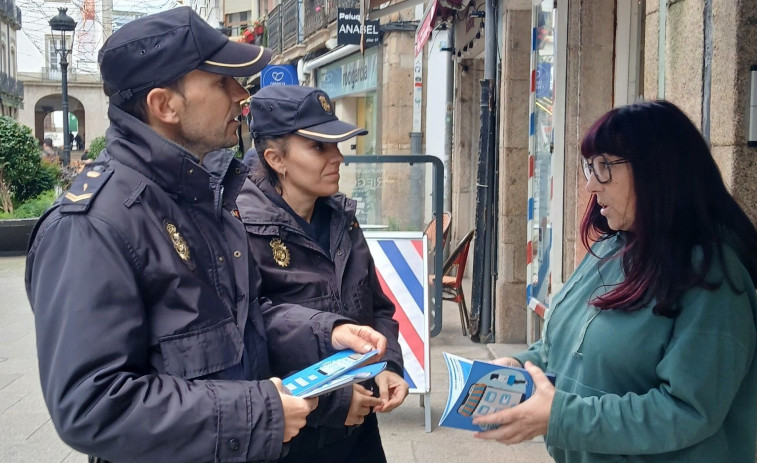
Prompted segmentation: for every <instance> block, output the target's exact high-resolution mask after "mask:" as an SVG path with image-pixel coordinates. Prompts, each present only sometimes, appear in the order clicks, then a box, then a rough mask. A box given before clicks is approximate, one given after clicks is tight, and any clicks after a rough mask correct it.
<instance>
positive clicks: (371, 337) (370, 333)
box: [331, 323, 386, 358]
mask: <svg viewBox="0 0 757 463" xmlns="http://www.w3.org/2000/svg"><path fill="white" fill-rule="evenodd" d="M331 345H332V346H334V349H337V350H342V349H352V350H354V351H355V352H360V353H361V354H364V353H366V352H368V351H370V350H373V349H377V350H378V351H379V358H380V357H382V356H383V355H384V352H386V338H385V337H384V335H383V334H381V333H379V332H378V331H376V330H374V329H373V328H371V327H370V326H364V325H354V324H352V323H345V324H343V325H339V326H335V327H334V329H333V330H331Z"/></svg>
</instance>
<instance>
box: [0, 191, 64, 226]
mask: <svg viewBox="0 0 757 463" xmlns="http://www.w3.org/2000/svg"><path fill="white" fill-rule="evenodd" d="M55 199H56V194H55V190H49V191H46V192H44V193H42V194H41V195H39V196H37V197H35V198H32V199H30V200H28V201H26V202H25V203H23V204H21V205H19V206H18V207H17V208H15V209H14V210H13V212H12V213H5V212H0V219H29V218H33V217H39V216H41V215H42V214H43V213H44V212H45V211H46V210H48V209H49V208H50V206H52V205H53V202H55Z"/></svg>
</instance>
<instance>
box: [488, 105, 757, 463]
mask: <svg viewBox="0 0 757 463" xmlns="http://www.w3.org/2000/svg"><path fill="white" fill-rule="evenodd" d="M581 155H582V156H583V171H584V174H585V176H586V190H587V191H588V192H589V193H590V194H591V199H590V201H589V206H588V208H587V210H586V213H585V215H584V219H583V223H582V225H581V238H582V241H583V243H584V245H585V246H586V247H587V248H588V249H589V253H588V254H587V255H586V256H585V258H584V259H583V261H582V262H581V264H580V265H579V266H578V267H577V268H576V270H575V272H574V273H573V274H572V275H571V277H570V279H569V280H568V281H567V282H566V283H565V285H564V286H563V288H562V289H561V290H560V292H558V293H557V294H556V295H555V296H554V297H553V300H552V303H551V307H550V310H549V311H548V312H547V315H546V320H545V325H544V331H543V336H542V339H541V340H540V341H538V342H536V343H535V344H533V345H532V346H531V347H530V348H529V350H528V351H526V352H523V353H521V354H519V355H516V356H514V357H504V358H501V359H498V360H497V362H498V363H500V364H506V365H518V366H520V365H525V366H526V368H527V369H528V370H529V372H531V374H532V375H533V376H534V379H535V381H536V383H537V391H536V393H535V395H534V396H533V397H532V398H531V399H529V400H527V401H526V402H524V403H523V404H521V405H519V406H517V407H514V408H511V409H507V410H504V411H501V412H498V413H495V414H491V415H487V416H484V417H480V418H478V419H477V420H476V421H475V422H476V423H478V424H482V425H483V424H498V425H499V427H498V428H497V429H494V430H491V431H486V432H480V433H477V434H476V437H479V438H483V439H494V440H498V441H500V442H503V443H507V444H512V443H517V442H521V441H523V440H526V439H531V438H533V437H535V436H538V435H544V439H545V442H546V445H547V448H548V450H549V452H550V454H551V455H552V457H553V458H554V459H555V460H556V461H559V462H588V461H592V462H595V461H618V460H619V459H622V460H623V461H644V462H652V461H654V462H658V461H659V462H670V461H723V462H725V461H728V462H754V461H755V441H756V440H757V360H756V359H755V357H756V356H755V345H756V343H757V341H756V340H755V338H756V337H757V334H756V332H757V327H756V326H755V320H757V297H756V296H755V282H757V231H755V227H754V225H753V224H752V223H751V222H750V221H749V219H748V218H747V216H746V214H745V213H744V211H743V210H742V209H741V207H739V205H738V204H737V203H736V201H735V200H734V199H733V197H732V196H731V195H730V194H729V193H728V191H727V189H726V187H725V185H724V184H723V180H722V178H721V176H720V172H719V170H718V166H717V165H716V163H715V161H714V160H713V157H712V154H711V153H710V150H709V148H708V146H707V143H706V142H705V140H704V139H703V138H702V136H701V134H700V133H699V131H698V130H697V129H696V127H695V126H694V124H692V122H691V121H690V120H689V118H688V117H686V115H685V114H684V113H683V112H682V111H681V110H680V109H678V108H677V107H676V106H675V105H673V104H672V103H669V102H666V101H656V102H646V103H639V104H634V105H630V106H624V107H620V108H615V109H613V110H611V111H609V112H608V113H606V114H605V115H603V116H602V117H601V118H600V119H599V120H598V121H596V122H595V123H594V125H593V126H592V127H591V129H589V132H588V134H587V135H586V137H585V138H584V140H583V142H582V144H581ZM592 241H595V242H594V244H593V245H590V243H591V242H592ZM543 371H546V372H549V373H554V374H555V375H556V376H557V381H556V383H555V386H552V384H551V383H550V381H549V380H548V379H547V378H546V377H545V376H544V373H543Z"/></svg>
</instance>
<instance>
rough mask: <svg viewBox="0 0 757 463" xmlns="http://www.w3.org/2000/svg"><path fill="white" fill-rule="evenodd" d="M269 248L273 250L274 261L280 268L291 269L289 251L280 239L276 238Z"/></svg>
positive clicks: (269, 244)
mask: <svg viewBox="0 0 757 463" xmlns="http://www.w3.org/2000/svg"><path fill="white" fill-rule="evenodd" d="M268 246H270V247H271V250H273V260H274V261H275V262H276V263H277V264H279V267H289V249H287V247H286V246H285V245H284V243H282V242H281V240H280V239H279V238H274V239H272V240H271V242H270V243H268Z"/></svg>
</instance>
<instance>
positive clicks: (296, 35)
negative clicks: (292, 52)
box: [281, 0, 302, 50]
mask: <svg viewBox="0 0 757 463" xmlns="http://www.w3.org/2000/svg"><path fill="white" fill-rule="evenodd" d="M281 8H282V10H281V13H282V15H281V36H282V40H281V42H282V47H283V49H284V50H286V49H288V48H290V47H293V46H295V45H297V44H298V43H301V42H302V23H301V21H300V10H301V9H302V0H284V1H283V2H282V3H281Z"/></svg>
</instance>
